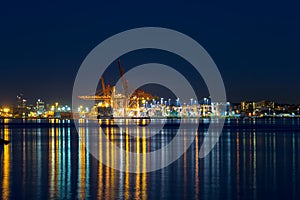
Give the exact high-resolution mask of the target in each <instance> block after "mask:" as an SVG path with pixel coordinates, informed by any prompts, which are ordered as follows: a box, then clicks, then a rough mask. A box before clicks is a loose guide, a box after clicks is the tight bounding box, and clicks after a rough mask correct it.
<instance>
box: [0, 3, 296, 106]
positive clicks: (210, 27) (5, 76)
mask: <svg viewBox="0 0 300 200" xmlns="http://www.w3.org/2000/svg"><path fill="white" fill-rule="evenodd" d="M109 2H110V1H107V2H100V1H80V2H77V1H43V0H39V1H13V2H10V1H6V2H3V1H2V2H1V4H0V24H1V31H0V44H1V45H0V70H1V75H2V76H1V85H0V104H3V103H6V104H7V103H9V104H11V102H12V101H15V98H16V95H17V94H18V93H23V94H24V95H25V97H27V98H28V99H29V100H30V101H34V100H36V98H44V99H45V101H46V102H52V101H62V102H63V103H70V102H71V93H72V87H73V82H74V79H75V76H76V72H77V70H78V68H79V66H80V64H81V62H82V61H83V59H84V58H85V56H86V55H87V54H88V53H89V52H90V51H91V50H92V49H93V48H94V47H95V46H96V45H98V44H99V43H100V42H101V41H103V40H105V39H106V38H107V37H109V36H111V35H114V34H116V33H119V32H121V31H124V30H127V29H131V28H137V27H144V26H158V27H166V28H171V29H174V30H177V31H180V32H183V33H185V34H187V35H189V36H190V37H192V38H194V39H195V40H196V41H198V42H199V43H200V44H201V45H202V46H203V47H204V48H205V49H206V50H207V51H208V53H209V54H210V55H211V57H212V58H213V59H214V61H215V62H216V64H217V66H218V67H219V70H220V72H221V74H222V76H223V80H224V82H225V86H226V90H227V96H228V100H230V101H233V102H237V101H240V100H243V99H249V100H260V99H270V100H275V101H277V102H290V103H300V94H299V91H300V79H299V75H300V60H299V53H300V12H299V7H300V5H299V3H297V1H279V2H276V1H248V2H245V1H234V2H233V1H220V2H215V1H203V2H202V1H195V2H189V3H183V2H181V3H177V2H176V1H157V2H154V1H147V3H144V2H143V1H140V2H139V3H137V2H134V1H126V2H123V3H109ZM154 57H155V56H153V59H158V58H159V55H158V57H157V56H156V57H155V58H154ZM149 58H151V56H150V57H147V59H148V60H147V59H146V60H147V61H149ZM163 59H164V60H165V62H166V63H169V62H170V63H171V65H172V62H175V61H173V60H172V59H168V57H165V58H163ZM137 60H141V62H142V61H145V60H142V59H140V58H139V59H137ZM133 63H135V61H134V57H132V56H131V58H130V59H129V58H128V59H126V58H124V61H123V65H124V68H126V66H132V65H133ZM174 65H176V63H174ZM115 67H116V66H115ZM188 70H189V69H188V68H187V72H186V73H187V74H189V71H188ZM191 73H192V72H191V71H190V74H191ZM116 75H117V76H118V74H116ZM112 76H114V75H112ZM203 95H205V93H203ZM200 96H201V95H200Z"/></svg>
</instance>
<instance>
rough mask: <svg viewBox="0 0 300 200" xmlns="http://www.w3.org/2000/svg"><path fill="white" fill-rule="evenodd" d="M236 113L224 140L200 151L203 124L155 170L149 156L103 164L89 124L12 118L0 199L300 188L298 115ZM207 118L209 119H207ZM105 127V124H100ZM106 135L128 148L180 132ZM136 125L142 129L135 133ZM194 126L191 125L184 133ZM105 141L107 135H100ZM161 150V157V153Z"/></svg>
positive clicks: (228, 195)
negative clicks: (27, 122) (246, 116)
mask: <svg viewBox="0 0 300 200" xmlns="http://www.w3.org/2000/svg"><path fill="white" fill-rule="evenodd" d="M276 120H278V121H275V120H269V119H266V120H265V119H259V120H255V121H245V120H244V121H243V120H239V121H236V120H231V121H230V122H227V124H226V125H225V127H224V131H223V134H222V137H221V138H220V141H219V142H218V143H217V145H216V146H215V148H214V149H213V151H212V152H211V153H210V154H209V156H207V157H206V158H204V159H199V152H198V151H199V149H200V146H201V145H202V140H203V130H204V129H205V128H204V127H201V126H200V131H199V133H198V134H197V135H196V137H195V142H194V143H193V144H192V146H191V147H190V148H189V150H188V151H187V153H185V154H184V155H183V156H182V157H181V158H180V159H179V160H177V161H176V162H175V163H173V164H171V165H170V166H168V167H166V168H164V169H161V170H158V171H156V172H151V173H145V172H144V171H145V170H146V168H145V166H146V164H147V162H149V161H147V160H146V159H145V158H144V157H141V158H139V157H138V159H142V160H139V161H138V162H137V164H138V165H141V166H138V167H137V169H138V170H140V171H138V172H139V173H137V174H135V173H124V172H119V171H116V170H114V169H111V168H109V167H106V166H105V165H102V164H100V163H99V162H98V161H97V160H96V159H95V158H94V157H92V156H91V155H90V154H89V152H88V151H87V150H86V147H85V145H91V143H90V141H89V140H88V139H86V138H88V135H89V132H88V129H86V128H85V127H84V126H82V127H81V131H80V135H79V136H80V137H81V138H82V139H83V140H85V141H86V143H85V144H84V143H81V142H79V136H78V134H77V133H76V131H75V128H74V127H73V126H24V125H20V126H16V125H14V126H11V125H9V124H6V125H3V126H2V127H1V128H0V137H1V138H4V139H6V140H11V144H9V145H6V146H2V150H1V151H2V153H1V155H0V156H1V157H0V162H1V163H0V170H1V173H0V195H1V197H0V198H1V199H8V198H11V199H21V198H23V199H24V198H40V199H47V198H51V199H76V198H78V199H86V198H98V199H104V198H110V199H133V198H135V199H159V198H165V199H173V198H175V197H176V198H179V199H183V198H185V199H190V198H191V199H243V198H250V199H252V198H254V199H256V198H288V199H290V198H294V199H296V198H297V197H299V196H300V192H299V189H298V188H299V186H300V153H299V152H300V151H299V150H300V132H299V129H300V123H299V120H298V119H285V120H279V119H276ZM205 123H206V122H205ZM100 130H101V131H102V129H101V128H100ZM103 130H104V131H105V133H106V136H107V137H108V138H109V139H110V140H111V141H113V142H114V143H116V144H118V145H119V146H120V147H122V148H124V149H125V150H126V151H134V152H141V153H145V152H148V151H152V150H153V149H155V148H160V147H161V146H162V145H165V144H167V143H168V142H169V141H170V139H172V137H173V136H174V134H175V133H176V128H174V127H173V128H172V127H168V128H167V129H165V130H164V131H163V132H162V133H161V135H156V136H155V137H152V138H146V137H145V135H147V134H148V133H147V129H145V128H143V127H142V128H141V127H138V128H137V127H135V126H131V127H125V128H124V130H122V131H121V130H120V129H118V128H116V127H111V126H106V127H104V129H103ZM129 132H135V133H136V137H135V138H132V137H130V135H129V134H127V133H129ZM188 134H195V133H190V132H189V130H185V134H184V136H183V138H182V142H183V143H184V144H185V143H186V138H185V136H186V135H188ZM99 137H100V138H99V140H100V141H102V139H101V137H102V135H101V134H100V135H99ZM107 149H110V146H109V144H106V143H100V145H99V156H103V154H104V153H105V154H106V157H107V158H108V159H109V162H112V163H113V162H117V161H120V160H121V161H122V162H124V165H125V168H126V169H128V167H129V164H130V160H128V158H127V157H125V158H123V157H121V156H120V155H117V154H116V152H113V151H112V150H108V151H107ZM162 158H163V157H162Z"/></svg>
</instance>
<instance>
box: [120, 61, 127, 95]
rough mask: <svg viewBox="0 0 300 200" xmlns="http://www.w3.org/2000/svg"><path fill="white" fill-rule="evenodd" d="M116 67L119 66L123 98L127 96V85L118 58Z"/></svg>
mask: <svg viewBox="0 0 300 200" xmlns="http://www.w3.org/2000/svg"><path fill="white" fill-rule="evenodd" d="M118 67H119V72H120V77H121V79H122V89H123V93H124V96H125V98H128V95H129V94H128V85H127V82H126V80H125V78H124V70H123V68H122V66H121V61H120V59H119V60H118Z"/></svg>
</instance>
